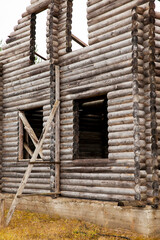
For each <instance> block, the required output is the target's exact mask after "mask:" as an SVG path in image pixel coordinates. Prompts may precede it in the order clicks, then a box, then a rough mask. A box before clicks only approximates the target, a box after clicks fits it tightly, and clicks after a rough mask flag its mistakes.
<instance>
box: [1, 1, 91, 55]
mask: <svg viewBox="0 0 160 240" xmlns="http://www.w3.org/2000/svg"><path fill="white" fill-rule="evenodd" d="M86 2H87V0H80V1H79V3H78V4H77V1H75V3H76V4H74V5H75V6H74V15H73V18H74V19H73V23H74V25H73V26H72V27H73V29H72V32H73V34H74V35H76V36H77V37H79V38H80V39H81V40H83V41H84V42H86V43H87V39H88V37H87V20H86ZM29 5H30V0H1V7H0V40H3V43H4V42H5V41H6V39H7V37H8V36H9V34H10V33H11V32H13V28H14V26H16V25H17V21H18V20H19V19H20V18H21V14H22V13H23V12H25V10H26V7H27V6H29ZM83 19H84V21H83ZM43 22H44V24H43V23H42V24H41V29H40V33H38V29H37V34H39V36H40V37H39V39H41V40H40V41H41V43H42V44H43V45H44V44H45V43H44V41H45V38H42V28H45V21H43ZM44 36H45V34H44ZM39 44H40V43H38V45H39ZM38 48H40V47H38ZM75 48H76V47H75ZM38 50H39V49H38ZM42 51H43V50H42ZM39 53H40V52H39ZM40 54H42V53H40ZM43 56H44V54H43Z"/></svg>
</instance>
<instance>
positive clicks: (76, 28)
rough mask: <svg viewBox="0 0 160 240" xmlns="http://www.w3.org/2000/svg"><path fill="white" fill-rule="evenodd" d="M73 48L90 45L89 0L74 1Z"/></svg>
mask: <svg viewBox="0 0 160 240" xmlns="http://www.w3.org/2000/svg"><path fill="white" fill-rule="evenodd" d="M72 13H73V17H72V50H73V51H74V50H77V49H80V48H82V47H86V46H87V45H88V31H87V0H79V1H77V0H76V1H73V12H72Z"/></svg>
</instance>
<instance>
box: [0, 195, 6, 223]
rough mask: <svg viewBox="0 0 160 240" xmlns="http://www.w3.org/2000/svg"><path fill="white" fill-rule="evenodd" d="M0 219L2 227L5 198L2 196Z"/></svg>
mask: <svg viewBox="0 0 160 240" xmlns="http://www.w3.org/2000/svg"><path fill="white" fill-rule="evenodd" d="M0 208H1V219H0V225H1V227H4V222H5V221H4V217H5V214H4V210H5V200H4V198H2V199H1V206H0Z"/></svg>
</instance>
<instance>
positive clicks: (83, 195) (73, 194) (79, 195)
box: [61, 191, 134, 201]
mask: <svg viewBox="0 0 160 240" xmlns="http://www.w3.org/2000/svg"><path fill="white" fill-rule="evenodd" d="M61 196H63V197H74V198H87V199H93V200H94V199H95V200H108V201H119V200H124V201H126V200H128V201H134V196H126V195H125V196H122V195H116V194H115V195H114V194H95V193H84V192H71V191H68V192H67V191H61Z"/></svg>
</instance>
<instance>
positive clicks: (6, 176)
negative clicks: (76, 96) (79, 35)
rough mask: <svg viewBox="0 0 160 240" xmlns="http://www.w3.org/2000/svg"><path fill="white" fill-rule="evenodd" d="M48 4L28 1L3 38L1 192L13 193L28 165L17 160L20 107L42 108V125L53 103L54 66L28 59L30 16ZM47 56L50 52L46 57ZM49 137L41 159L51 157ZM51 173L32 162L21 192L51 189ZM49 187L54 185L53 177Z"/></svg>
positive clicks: (48, 168)
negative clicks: (15, 22) (15, 24)
mask: <svg viewBox="0 0 160 240" xmlns="http://www.w3.org/2000/svg"><path fill="white" fill-rule="evenodd" d="M49 3H50V1H45V2H44V1H31V5H30V6H29V7H28V8H27V10H26V12H24V13H23V14H22V18H21V19H20V20H19V21H18V25H17V26H15V27H14V31H13V32H12V33H11V34H10V37H9V38H8V39H7V41H6V43H7V44H6V45H5V46H4V47H3V51H2V52H1V53H0V61H1V62H2V63H3V66H4V67H3V143H2V147H3V150H2V176H3V178H2V179H3V185H2V192H7V193H15V192H16V190H17V188H18V185H19V183H20V181H21V179H22V177H23V174H24V172H25V170H26V167H27V165H28V161H27V160H22V161H19V159H18V152H19V149H18V146H19V114H18V112H19V110H24V111H25V110H30V109H34V108H40V107H41V108H42V109H43V126H44V125H45V123H46V121H47V118H48V116H49V114H50V110H51V99H52V102H53V93H54V82H53V78H52V82H51V76H54V72H53V69H54V68H53V67H52V68H51V61H50V60H47V61H45V62H42V63H39V64H32V63H33V61H31V60H33V59H30V56H31V48H30V46H31V41H32V40H34V39H32V34H31V21H32V20H33V19H31V16H33V14H35V13H38V12H40V11H42V10H44V9H46V8H49V10H48V12H49V11H50V9H51V6H50V5H49V6H48V4H49ZM53 18H54V17H53ZM50 19H51V17H49V18H48V20H47V19H46V21H47V27H48V31H49V24H50V23H49V21H50ZM48 23H49V24H48ZM47 37H48V38H47V40H46V44H48V43H49V41H50V39H49V34H48V36H47ZM52 40H53V39H52ZM53 46H54V44H53ZM50 58H51V56H50V55H49V56H48V59H50ZM0 69H1V68H0ZM0 89H1V88H0ZM51 90H52V91H51ZM51 93H52V94H51ZM0 96H1V94H0ZM0 99H1V97H0ZM0 102H1V100H0ZM0 121H1V118H0ZM50 139H51V134H50V133H48V134H47V137H46V139H45V141H44V144H43V155H44V160H47V161H48V160H50V142H51V141H50ZM0 141H1V138H0ZM50 172H51V171H50V165H46V164H44V165H42V164H41V165H35V167H34V168H33V171H32V173H31V177H30V179H29V182H28V184H27V186H26V189H25V190H24V192H26V193H33V192H41V193H42V192H50V189H51V186H50ZM52 188H54V179H53V178H52Z"/></svg>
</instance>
